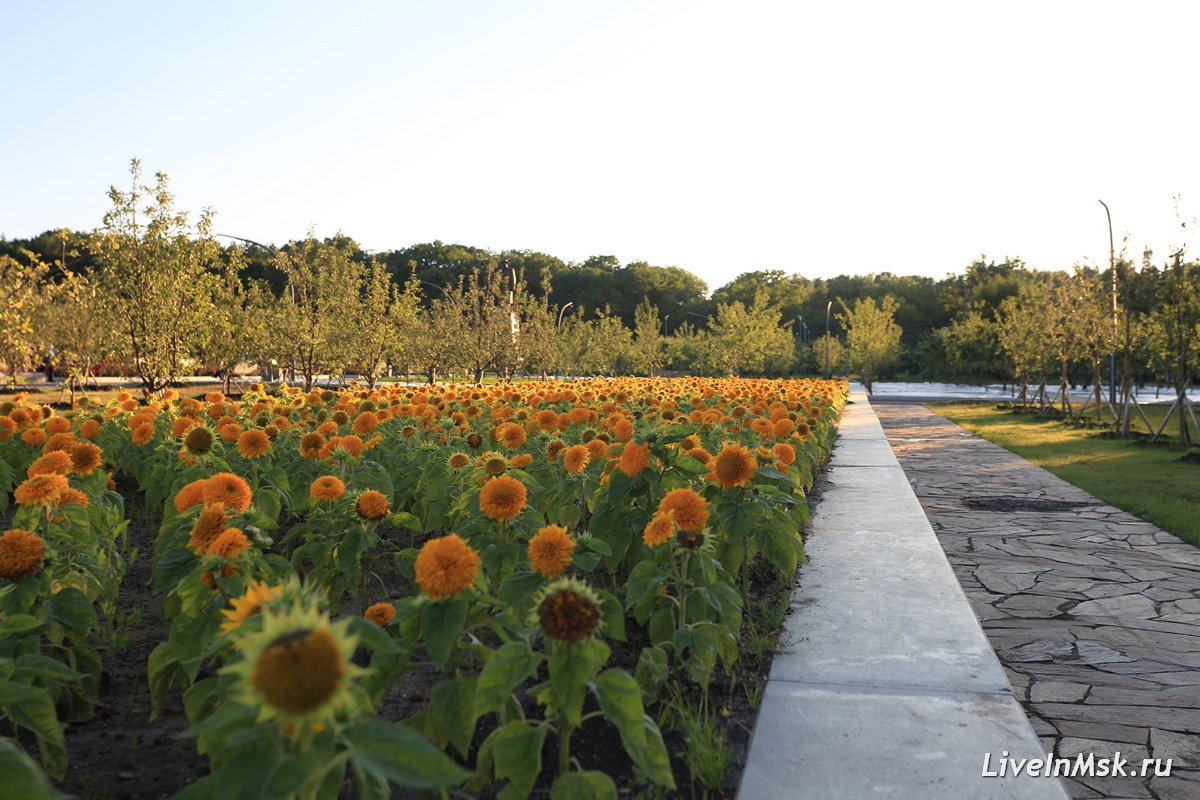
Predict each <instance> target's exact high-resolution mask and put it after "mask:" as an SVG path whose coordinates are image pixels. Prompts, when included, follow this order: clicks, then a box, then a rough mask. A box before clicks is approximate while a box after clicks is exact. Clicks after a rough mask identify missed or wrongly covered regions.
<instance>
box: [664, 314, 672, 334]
mask: <svg viewBox="0 0 1200 800" xmlns="http://www.w3.org/2000/svg"><path fill="white" fill-rule="evenodd" d="M670 318H671V315H670V314H663V336H666V335H667V320H669V319H670Z"/></svg>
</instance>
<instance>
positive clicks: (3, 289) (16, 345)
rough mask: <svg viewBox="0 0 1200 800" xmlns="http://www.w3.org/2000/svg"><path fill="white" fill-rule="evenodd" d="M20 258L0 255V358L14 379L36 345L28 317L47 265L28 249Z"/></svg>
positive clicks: (32, 309) (31, 324)
mask: <svg viewBox="0 0 1200 800" xmlns="http://www.w3.org/2000/svg"><path fill="white" fill-rule="evenodd" d="M23 254H24V256H25V258H24V259H17V258H15V257H13V256H10V255H7V254H5V255H0V359H2V360H3V362H4V364H5V366H7V367H8V372H9V374H10V375H12V376H13V379H14V380H15V379H16V373H17V371H18V370H19V369H21V368H23V367H24V366H26V362H27V360H28V358H29V354H30V353H32V352H33V350H34V348H35V347H36V346H37V345H38V340H37V338H36V337H35V335H34V330H33V322H32V317H33V313H34V310H35V309H36V307H37V305H38V299H39V293H40V291H41V281H42V278H43V277H44V276H45V274H46V272H47V270H48V269H49V267H48V266H47V265H46V264H44V263H43V262H42V261H41V259H39V258H38V257H37V256H36V255H34V254H33V253H31V252H29V251H24V253H23Z"/></svg>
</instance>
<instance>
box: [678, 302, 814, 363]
mask: <svg viewBox="0 0 1200 800" xmlns="http://www.w3.org/2000/svg"><path fill="white" fill-rule="evenodd" d="M795 358H796V344H795V341H794V340H793V338H792V333H791V329H790V325H788V326H784V327H780V325H779V307H778V306H775V305H773V304H771V303H770V301H769V300H768V299H767V296H766V294H765V293H763V292H760V293H759V294H758V295H756V296H755V298H754V302H753V303H752V304H751V305H750V306H746V305H745V304H744V303H742V302H741V301H736V300H735V301H734V302H732V303H722V304H719V305H718V306H717V313H716V317H715V319H714V320H713V321H712V322H711V323H710V324H709V335H708V338H707V340H706V341H705V347H704V355H703V357H702V359H701V365H702V367H703V368H704V369H705V370H706V371H708V372H712V373H716V374H723V375H735V374H747V373H764V372H774V373H782V372H786V371H787V370H788V369H789V368H790V367H791V365H792V363H793V362H794V361H795Z"/></svg>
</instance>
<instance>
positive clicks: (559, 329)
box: [554, 300, 575, 333]
mask: <svg viewBox="0 0 1200 800" xmlns="http://www.w3.org/2000/svg"><path fill="white" fill-rule="evenodd" d="M573 305H575V301H574V300H568V301H567V304H566V305H565V306H563V307H562V308H560V309H559V310H558V322H557V323H556V324H555V325H554V331H555V333H562V318H563V314H565V313H567V309H568V308H570V307H571V306H573Z"/></svg>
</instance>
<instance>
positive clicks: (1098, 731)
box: [1055, 720, 1147, 746]
mask: <svg viewBox="0 0 1200 800" xmlns="http://www.w3.org/2000/svg"><path fill="white" fill-rule="evenodd" d="M1055 727H1057V728H1058V731H1059V733H1061V734H1062V735H1063V736H1075V737H1078V738H1080V739H1099V740H1101V741H1105V742H1122V743H1125V744H1134V745H1142V746H1145V744H1146V737H1147V732H1146V728H1139V727H1134V726H1133V725H1113V724H1110V723H1105V722H1073V721H1070V720H1055Z"/></svg>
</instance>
